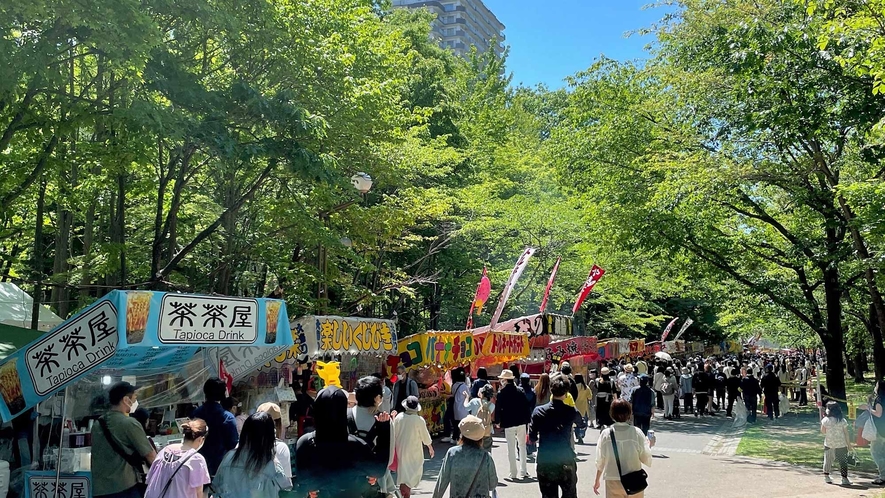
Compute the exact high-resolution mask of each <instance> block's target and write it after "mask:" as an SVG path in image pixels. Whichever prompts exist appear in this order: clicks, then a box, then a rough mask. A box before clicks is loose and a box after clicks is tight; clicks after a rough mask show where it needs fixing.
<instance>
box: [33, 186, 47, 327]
mask: <svg viewBox="0 0 885 498" xmlns="http://www.w3.org/2000/svg"><path fill="white" fill-rule="evenodd" d="M45 204H46V179H45V177H44V178H43V179H42V180H41V181H40V193H39V194H38V196H37V223H36V225H35V226H34V262H33V266H32V267H31V269H32V271H33V273H32V274H31V275H32V278H33V279H34V295H33V298H34V303H33V306H32V307H31V328H32V329H34V330H37V329H38V328H39V323H40V302H41V300H42V299H41V298H42V297H43V209H44V207H45Z"/></svg>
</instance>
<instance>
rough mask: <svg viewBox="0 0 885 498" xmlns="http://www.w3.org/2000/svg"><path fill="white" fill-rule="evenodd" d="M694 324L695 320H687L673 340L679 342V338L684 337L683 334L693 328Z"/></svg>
mask: <svg viewBox="0 0 885 498" xmlns="http://www.w3.org/2000/svg"><path fill="white" fill-rule="evenodd" d="M692 323H694V320H692V319H691V318H688V319H686V320H685V323H683V324H682V328H681V329H679V333H678V334H676V337H675V338H674V339H673V340H674V341H678V340H679V338H680V337H682V334H684V333H685V331H686V330H688V328H689V327H691V324H692Z"/></svg>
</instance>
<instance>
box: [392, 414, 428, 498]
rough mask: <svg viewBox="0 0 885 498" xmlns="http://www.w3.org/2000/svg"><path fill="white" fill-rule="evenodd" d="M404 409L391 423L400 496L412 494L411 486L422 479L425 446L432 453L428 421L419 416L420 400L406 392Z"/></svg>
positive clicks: (406, 497)
mask: <svg viewBox="0 0 885 498" xmlns="http://www.w3.org/2000/svg"><path fill="white" fill-rule="evenodd" d="M401 406H402V408H403V410H404V411H403V412H400V413H399V414H398V415H397V416H396V420H395V421H394V424H393V429H394V432H395V437H394V441H395V442H396V483H397V484H398V485H399V490H400V493H401V494H402V496H403V498H409V497H410V496H411V495H412V488H414V487H415V486H417V485H418V483H420V482H421V476H422V475H424V448H423V446H427V449H428V450H429V452H430V458H433V457H434V454H433V441H432V440H431V439H430V432H428V431H427V423H426V422H425V421H424V418H422V417H421V415H420V412H421V404H420V403H419V402H418V398H417V397H416V396H409V397H407V398H406V399H405V400H403V402H402V405H401Z"/></svg>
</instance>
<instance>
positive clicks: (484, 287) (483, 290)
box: [467, 267, 492, 330]
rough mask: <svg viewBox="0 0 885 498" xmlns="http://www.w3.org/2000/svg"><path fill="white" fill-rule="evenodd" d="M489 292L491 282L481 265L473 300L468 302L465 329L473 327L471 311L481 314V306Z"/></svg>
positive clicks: (487, 298) (483, 304) (490, 291)
mask: <svg viewBox="0 0 885 498" xmlns="http://www.w3.org/2000/svg"><path fill="white" fill-rule="evenodd" d="M491 293H492V282H491V281H489V277H488V271H487V270H486V268H485V267H483V268H482V278H480V279H479V284H477V285H476V293H475V294H474V295H473V302H471V303H470V313H468V314H467V330H470V329H472V328H473V311H474V310H477V311H476V314H477V315H481V314H482V307H483V306H485V304H486V301H488V300H489V294H491Z"/></svg>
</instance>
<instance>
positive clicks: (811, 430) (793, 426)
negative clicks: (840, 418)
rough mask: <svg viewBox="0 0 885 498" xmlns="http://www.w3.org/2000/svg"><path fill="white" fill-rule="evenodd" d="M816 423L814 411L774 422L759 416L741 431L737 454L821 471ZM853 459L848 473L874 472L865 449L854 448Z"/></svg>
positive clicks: (820, 442)
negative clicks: (854, 455)
mask: <svg viewBox="0 0 885 498" xmlns="http://www.w3.org/2000/svg"><path fill="white" fill-rule="evenodd" d="M818 424H819V420H818V418H817V413H816V411H815V413H813V414H805V413H800V414H798V415H797V414H794V413H790V414H788V415H786V416H785V417H782V418H781V419H780V420H779V421H778V422H777V423H772V422H769V421H768V419H767V418H764V417H763V416H762V414H761V413H760V414H759V420H758V422H757V423H756V424H755V425H750V426H748V427H747V430H746V431H745V432H744V436H743V438H742V439H741V442H740V444H739V445H738V448H737V454H738V455H740V456H747V457H754V458H763V459H766V460H774V461H778V462H785V463H789V464H792V465H799V466H802V467H808V468H811V469H821V467H822V465H823V455H824V443H823V441H824V436H823V434H821V433H820V426H819V425H818ZM857 456H858V460H859V464H858V466H857V467H852V468H851V469H849V472H866V473H874V472H876V465H875V464H874V463H873V459H872V458H871V457H870V450H869V449H868V448H858V449H857Z"/></svg>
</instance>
